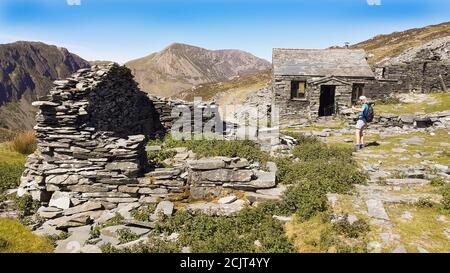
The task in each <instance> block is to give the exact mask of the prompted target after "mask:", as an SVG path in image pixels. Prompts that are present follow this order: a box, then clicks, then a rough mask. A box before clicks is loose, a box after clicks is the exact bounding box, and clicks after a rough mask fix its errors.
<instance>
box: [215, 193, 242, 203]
mask: <svg viewBox="0 0 450 273" xmlns="http://www.w3.org/2000/svg"><path fill="white" fill-rule="evenodd" d="M236 200H237V197H236V195H229V196H225V197H222V198H220V199H219V200H218V201H217V203H219V204H230V203H233V202H234V201H236Z"/></svg>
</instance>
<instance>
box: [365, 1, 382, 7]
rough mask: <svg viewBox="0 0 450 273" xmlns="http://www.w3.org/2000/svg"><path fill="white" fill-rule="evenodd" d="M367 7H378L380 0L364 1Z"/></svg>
mask: <svg viewBox="0 0 450 273" xmlns="http://www.w3.org/2000/svg"><path fill="white" fill-rule="evenodd" d="M366 1H367V5H369V6H380V5H381V0H366Z"/></svg>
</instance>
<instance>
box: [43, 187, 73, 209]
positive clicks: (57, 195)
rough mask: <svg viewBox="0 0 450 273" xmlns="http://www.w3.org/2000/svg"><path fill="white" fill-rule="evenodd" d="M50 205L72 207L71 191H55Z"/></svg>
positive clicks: (61, 207) (63, 207) (64, 207)
mask: <svg viewBox="0 0 450 273" xmlns="http://www.w3.org/2000/svg"><path fill="white" fill-rule="evenodd" d="M48 205H49V206H50V207H56V208H60V209H68V208H69V207H70V193H68V192H60V191H56V192H54V193H53V194H52V197H51V199H50V203H49V204H48Z"/></svg>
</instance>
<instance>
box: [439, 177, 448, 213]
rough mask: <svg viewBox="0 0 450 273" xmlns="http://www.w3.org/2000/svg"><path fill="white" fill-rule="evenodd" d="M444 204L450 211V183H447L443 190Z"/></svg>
mask: <svg viewBox="0 0 450 273" xmlns="http://www.w3.org/2000/svg"><path fill="white" fill-rule="evenodd" d="M441 193H442V205H443V206H444V209H445V210H446V211H447V212H449V213H450V184H448V183H447V184H446V185H445V186H444V187H443V188H442V190H441Z"/></svg>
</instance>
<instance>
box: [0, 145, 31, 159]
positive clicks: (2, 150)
mask: <svg viewBox="0 0 450 273" xmlns="http://www.w3.org/2000/svg"><path fill="white" fill-rule="evenodd" d="M1 163H7V164H15V163H23V164H25V156H24V155H22V154H20V153H18V152H15V151H13V150H12V149H11V148H10V146H9V143H7V142H4V143H0V164H1Z"/></svg>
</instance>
